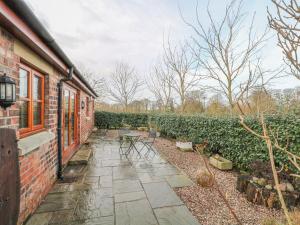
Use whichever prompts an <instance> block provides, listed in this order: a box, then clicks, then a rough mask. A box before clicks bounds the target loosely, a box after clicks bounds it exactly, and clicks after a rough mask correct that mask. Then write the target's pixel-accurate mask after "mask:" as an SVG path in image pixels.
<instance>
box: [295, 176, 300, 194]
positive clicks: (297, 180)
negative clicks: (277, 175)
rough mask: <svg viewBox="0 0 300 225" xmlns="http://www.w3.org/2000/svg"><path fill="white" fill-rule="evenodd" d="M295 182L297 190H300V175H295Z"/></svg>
mask: <svg viewBox="0 0 300 225" xmlns="http://www.w3.org/2000/svg"><path fill="white" fill-rule="evenodd" d="M293 184H294V188H295V190H297V191H300V177H295V178H294V182H293Z"/></svg>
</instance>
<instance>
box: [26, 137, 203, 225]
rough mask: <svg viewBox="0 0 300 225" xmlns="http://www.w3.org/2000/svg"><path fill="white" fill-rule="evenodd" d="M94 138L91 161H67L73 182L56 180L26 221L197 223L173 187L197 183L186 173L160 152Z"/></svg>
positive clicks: (38, 224) (47, 224)
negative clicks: (122, 148) (127, 149)
mask: <svg viewBox="0 0 300 225" xmlns="http://www.w3.org/2000/svg"><path fill="white" fill-rule="evenodd" d="M90 142H91V148H92V152H93V154H92V156H91V158H90V160H89V162H88V164H87V165H70V166H68V167H67V168H66V169H65V170H64V176H65V181H64V182H69V183H64V182H57V183H56V184H55V186H54V187H53V189H52V190H51V192H50V193H49V194H48V195H47V196H46V198H45V199H44V201H43V202H42V203H41V205H40V206H39V208H38V209H37V210H36V212H35V213H34V214H33V215H32V216H31V217H30V219H29V220H28V222H27V223H26V225H199V223H198V221H197V220H196V219H195V218H194V217H193V216H192V214H191V213H190V212H189V210H188V209H187V207H186V206H185V205H184V204H183V202H182V201H181V200H180V198H179V197H178V196H177V195H176V193H175V192H174V191H173V189H172V188H176V187H183V186H189V185H193V183H192V181H191V180H190V179H189V178H188V177H187V176H186V175H185V174H183V173H181V172H180V171H179V170H178V169H177V168H175V167H174V166H173V165H171V164H169V163H168V162H166V161H165V160H164V159H163V158H161V157H160V156H159V155H158V154H154V153H150V154H148V155H146V154H143V153H144V152H142V153H141V156H139V155H138V154H137V153H131V154H130V155H129V156H128V157H127V158H126V157H124V156H120V154H119V143H118V142H117V141H114V140H102V139H100V138H99V137H98V136H97V135H96V134H93V136H92V137H91V138H90ZM138 147H139V148H140V147H141V145H139V146H138ZM70 182H71V183H70Z"/></svg>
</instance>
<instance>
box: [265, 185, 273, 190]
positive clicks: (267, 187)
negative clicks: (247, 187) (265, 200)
mask: <svg viewBox="0 0 300 225" xmlns="http://www.w3.org/2000/svg"><path fill="white" fill-rule="evenodd" d="M265 188H266V189H267V190H272V189H273V187H272V185H270V184H267V185H266V186H265Z"/></svg>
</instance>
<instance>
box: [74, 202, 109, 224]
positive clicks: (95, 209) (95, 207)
mask: <svg viewBox="0 0 300 225" xmlns="http://www.w3.org/2000/svg"><path fill="white" fill-rule="evenodd" d="M113 213H114V205H113V198H102V199H100V200H99V199H97V198H95V199H92V198H91V199H84V200H83V201H80V202H79V203H78V205H77V207H76V209H75V212H74V216H73V218H75V220H83V219H91V218H97V217H103V216H112V215H113Z"/></svg>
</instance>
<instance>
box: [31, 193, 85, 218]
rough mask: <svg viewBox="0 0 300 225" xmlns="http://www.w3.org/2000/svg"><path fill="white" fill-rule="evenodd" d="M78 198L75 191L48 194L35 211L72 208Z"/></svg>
mask: <svg viewBox="0 0 300 225" xmlns="http://www.w3.org/2000/svg"><path fill="white" fill-rule="evenodd" d="M78 198H79V194H78V193H77V192H76V193H74V192H64V193H53V194H49V195H47V197H46V198H45V200H44V201H43V203H42V204H41V205H40V206H39V207H38V209H37V210H36V212H37V213H41V212H55V211H59V210H66V209H74V208H75V206H76V203H77V200H78Z"/></svg>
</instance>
